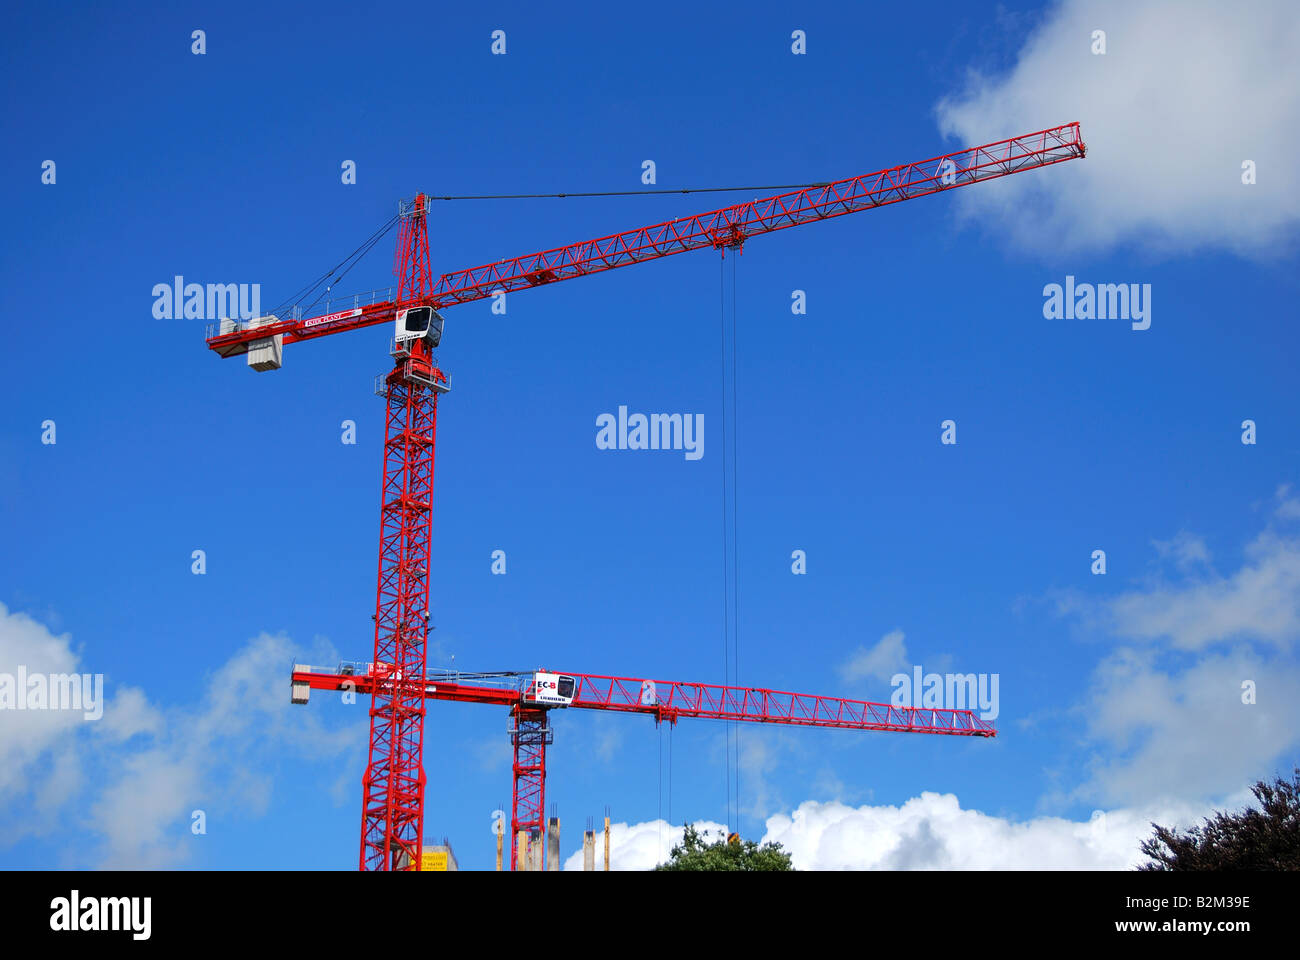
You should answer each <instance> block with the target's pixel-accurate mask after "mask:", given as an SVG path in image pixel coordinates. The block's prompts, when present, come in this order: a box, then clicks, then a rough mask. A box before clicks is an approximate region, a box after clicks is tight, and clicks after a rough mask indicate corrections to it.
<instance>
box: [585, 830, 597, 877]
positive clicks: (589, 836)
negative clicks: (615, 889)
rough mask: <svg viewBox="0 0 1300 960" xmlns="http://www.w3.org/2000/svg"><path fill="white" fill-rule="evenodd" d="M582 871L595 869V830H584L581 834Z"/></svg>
mask: <svg viewBox="0 0 1300 960" xmlns="http://www.w3.org/2000/svg"><path fill="white" fill-rule="evenodd" d="M582 869H583V870H589V871H594V870H595V869H596V831H595V830H584V831H583V832H582Z"/></svg>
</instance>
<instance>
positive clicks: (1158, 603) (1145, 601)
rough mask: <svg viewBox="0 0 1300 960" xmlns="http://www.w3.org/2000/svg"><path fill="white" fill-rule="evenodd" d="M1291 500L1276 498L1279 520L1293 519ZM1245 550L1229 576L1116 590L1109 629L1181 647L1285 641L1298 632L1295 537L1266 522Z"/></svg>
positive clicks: (1285, 645) (1299, 554) (1298, 541)
mask: <svg viewBox="0 0 1300 960" xmlns="http://www.w3.org/2000/svg"><path fill="white" fill-rule="evenodd" d="M1290 503H1291V501H1289V500H1283V501H1282V502H1281V504H1280V505H1279V507H1278V509H1277V512H1276V516H1277V518H1278V519H1279V520H1282V521H1286V520H1289V519H1291V515H1290ZM1183 542H1184V543H1187V542H1189V541H1188V540H1187V539H1186V538H1184V540H1183ZM1191 542H1197V541H1195V540H1194V538H1193V540H1192V541H1191ZM1200 549H1201V550H1204V546H1203V545H1202V546H1201V548H1200ZM1184 553H1186V549H1185V550H1184ZM1206 556H1207V558H1208V553H1207V554H1206ZM1245 556H1246V562H1245V563H1244V564H1242V566H1241V567H1240V569H1238V570H1236V571H1235V572H1233V573H1232V574H1230V575H1228V576H1219V575H1215V574H1208V575H1206V576H1204V577H1190V576H1189V577H1188V578H1187V579H1186V580H1184V581H1183V582H1181V583H1175V584H1166V583H1156V584H1153V585H1149V586H1145V587H1143V588H1140V589H1136V590H1129V591H1126V592H1124V593H1122V594H1120V595H1119V596H1118V597H1116V598H1114V599H1113V600H1111V601H1110V602H1109V603H1108V604H1107V605H1106V612H1107V613H1108V614H1109V619H1110V622H1111V625H1112V628H1113V630H1114V632H1115V633H1116V634H1118V635H1119V636H1121V637H1129V638H1133V639H1139V640H1160V641H1166V642H1168V643H1169V644H1170V645H1171V646H1173V647H1175V648H1177V649H1180V650H1202V649H1205V648H1206V647H1209V646H1211V645H1213V644H1217V643H1224V642H1228V641H1235V640H1247V641H1255V642H1262V643H1264V644H1266V645H1268V646H1270V647H1273V648H1276V649H1278V650H1289V649H1291V648H1292V647H1293V645H1294V644H1295V642H1296V640H1297V639H1298V638H1300V537H1297V536H1295V535H1293V534H1290V533H1288V532H1286V531H1285V530H1284V529H1282V528H1275V527H1270V528H1268V529H1265V530H1264V531H1263V532H1261V533H1260V534H1259V535H1258V536H1257V537H1256V538H1255V539H1254V540H1253V541H1252V542H1251V543H1250V544H1248V545H1247V547H1246V551H1245ZM1186 566H1187V565H1186V564H1184V567H1186Z"/></svg>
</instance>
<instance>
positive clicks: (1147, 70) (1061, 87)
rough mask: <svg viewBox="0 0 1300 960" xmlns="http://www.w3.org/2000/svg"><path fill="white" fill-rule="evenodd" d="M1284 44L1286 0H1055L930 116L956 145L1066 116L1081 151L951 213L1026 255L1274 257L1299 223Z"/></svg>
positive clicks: (964, 200) (974, 195)
mask: <svg viewBox="0 0 1300 960" xmlns="http://www.w3.org/2000/svg"><path fill="white" fill-rule="evenodd" d="M1098 29H1101V30H1105V31H1106V41H1107V52H1106V53H1105V54H1104V55H1101V56H1098V55H1094V54H1093V53H1092V51H1091V47H1092V32H1093V31H1094V30H1098ZM1298 49H1300V8H1297V6H1296V4H1295V3H1294V2H1293V0H1257V2H1253V3H1250V4H1247V5H1244V6H1243V5H1233V4H1224V3H1215V2H1210V0H1178V2H1175V0H1160V2H1147V3H1130V2H1128V0H1087V2H1083V0H1067V2H1064V3H1061V4H1060V5H1058V6H1056V7H1055V8H1053V9H1052V10H1051V11H1050V12H1049V13H1047V14H1046V16H1045V18H1044V19H1043V21H1042V22H1041V24H1040V25H1039V27H1038V28H1037V29H1036V30H1035V31H1034V32H1033V33H1032V34H1031V35H1030V36H1029V37H1028V39H1027V40H1026V41H1025V43H1024V45H1023V47H1022V48H1021V50H1020V52H1019V56H1018V60H1017V62H1016V64H1015V66H1014V67H1013V68H1012V69H1011V70H1010V71H1009V72H1008V73H1007V74H1006V75H1005V76H999V77H987V76H983V75H979V74H976V75H972V76H971V77H969V78H968V79H967V81H966V83H965V85H964V87H963V88H962V89H961V90H960V91H959V92H958V93H956V94H955V95H953V96H951V97H949V98H946V99H945V100H943V101H942V102H940V103H939V105H938V107H937V115H938V121H939V126H940V128H941V130H942V131H943V132H944V134H945V135H949V136H953V137H956V138H957V139H958V140H960V141H961V143H962V145H963V146H971V145H974V144H978V143H985V142H988V141H990V140H996V139H999V138H1001V137H1004V136H1012V135H1015V134H1018V133H1025V132H1029V131H1032V130H1039V129H1042V128H1044V127H1049V126H1054V125H1057V124H1061V123H1066V122H1069V121H1074V120H1077V121H1079V122H1080V124H1081V127H1082V130H1083V138H1084V141H1085V142H1086V143H1087V144H1088V156H1087V157H1086V158H1084V159H1082V160H1074V161H1071V162H1070V163H1066V164H1061V165H1059V166H1056V167H1053V168H1051V169H1050V170H1044V171H1039V172H1037V173H1027V174H1024V175H1021V176H1015V177H1007V178H1004V179H1001V180H997V181H993V182H990V183H985V184H981V185H980V186H978V187H976V188H975V189H972V190H961V191H958V194H957V196H958V198H959V203H960V209H961V210H962V211H963V212H964V213H965V214H967V215H969V216H971V217H978V218H980V219H982V220H984V221H985V222H986V223H987V224H988V226H989V229H990V232H991V233H992V232H996V233H997V234H998V235H999V236H1010V237H1011V238H1012V239H1013V240H1015V241H1017V242H1018V243H1019V244H1020V245H1021V246H1022V247H1024V248H1026V249H1048V250H1052V251H1053V252H1058V251H1074V250H1082V251H1096V250H1104V249H1105V248H1108V247H1110V246H1112V245H1116V244H1122V243H1127V242H1133V243H1140V244H1144V245H1146V247H1147V248H1148V249H1154V250H1157V251H1160V252H1165V253H1184V252H1189V251H1192V250H1198V249H1211V248H1219V249H1227V250H1231V251H1234V252H1237V253H1239V254H1242V255H1247V256H1261V257H1267V256H1272V255H1276V254H1277V252H1278V248H1279V246H1284V245H1285V243H1286V242H1288V241H1289V240H1290V239H1293V238H1294V236H1295V230H1296V226H1297V224H1298V223H1300V187H1298V185H1297V179H1296V173H1295V163H1294V158H1295V156H1296V154H1297V153H1298V152H1300V57H1297V56H1296V55H1295V52H1296V50H1298ZM1245 160H1252V161H1254V162H1255V164H1256V170H1257V183H1256V184H1255V185H1253V186H1244V185H1243V184H1242V182H1241V174H1242V169H1241V165H1242V162H1243V161H1245Z"/></svg>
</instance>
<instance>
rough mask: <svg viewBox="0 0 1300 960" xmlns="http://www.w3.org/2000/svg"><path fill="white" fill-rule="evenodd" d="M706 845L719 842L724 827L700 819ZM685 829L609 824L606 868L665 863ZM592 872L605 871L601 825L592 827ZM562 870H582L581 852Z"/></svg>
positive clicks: (659, 822)
mask: <svg viewBox="0 0 1300 960" xmlns="http://www.w3.org/2000/svg"><path fill="white" fill-rule="evenodd" d="M695 829H696V830H698V831H699V832H700V833H701V834H702V835H703V836H704V838H705V840H706V841H707V842H708V843H712V842H714V841H715V840H719V839H722V838H723V837H725V836H726V835H727V828H726V827H724V826H723V825H722V824H720V823H714V822H712V821H710V820H701V821H700V822H698V823H696V824H695ZM684 832H685V827H684V826H681V825H678V826H676V827H674V826H673V825H672V824H670V823H668V822H667V821H666V820H650V821H648V822H646V823H632V824H628V823H611V824H610V825H609V869H611V870H653V869H654V868H655V866H656V865H658V864H660V863H663V862H665V861H666V860H667V859H668V858H669V856H670V854H671V853H672V848H673V846H674V845H675V844H679V843H681V842H682V834H683V833H684ZM595 863H596V869H597V870H604V869H605V834H604V830H603V825H597V827H596V860H595ZM564 869H565V870H581V869H582V850H581V849H579V850H578V851H576V852H575V853H574V854H573V855H572V856H570V857H569V858H568V859H566V860H565V861H564Z"/></svg>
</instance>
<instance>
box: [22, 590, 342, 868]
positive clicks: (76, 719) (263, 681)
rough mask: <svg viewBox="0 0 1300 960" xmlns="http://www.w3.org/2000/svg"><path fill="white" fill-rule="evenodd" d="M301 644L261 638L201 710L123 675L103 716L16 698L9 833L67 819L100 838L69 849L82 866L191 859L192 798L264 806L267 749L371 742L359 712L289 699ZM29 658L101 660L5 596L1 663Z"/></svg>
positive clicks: (53, 663)
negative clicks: (322, 715)
mask: <svg viewBox="0 0 1300 960" xmlns="http://www.w3.org/2000/svg"><path fill="white" fill-rule="evenodd" d="M318 647H319V645H318ZM316 652H317V653H319V654H320V659H321V660H323V661H324V662H329V660H330V659H331V657H330V652H329V651H328V650H325V649H323V648H321V649H318V650H317V651H316ZM294 653H295V649H294V645H293V644H292V643H291V642H290V641H289V640H288V638H286V637H283V636H271V635H268V634H262V635H260V636H258V637H255V638H254V639H252V640H250V641H249V642H248V643H247V644H245V645H244V646H243V647H242V648H240V649H239V650H238V651H236V653H235V654H234V655H233V656H232V657H231V658H230V659H229V660H227V661H226V662H225V663H224V664H222V665H221V666H220V667H219V668H218V669H217V670H216V671H215V673H214V674H213V675H212V676H211V677H210V678H209V679H208V681H207V683H206V686H205V688H204V691H203V694H202V696H201V697H200V698H199V704H198V706H196V707H192V708H191V707H182V708H163V707H160V706H157V705H155V704H152V703H150V702H149V700H148V698H147V697H146V696H145V694H144V692H143V691H141V690H139V689H138V688H134V687H126V686H116V689H115V690H114V692H113V695H112V696H111V697H110V698H109V699H108V702H107V704H106V705H105V707H104V712H103V716H102V718H101V719H100V720H98V721H87V720H85V719H84V717H83V714H82V713H81V712H78V711H59V710H24V711H8V710H6V711H5V713H4V716H3V721H4V722H3V723H0V836H3V838H4V841H5V842H7V843H13V842H17V841H18V840H20V839H22V838H23V837H25V836H28V835H33V834H35V835H42V834H48V833H51V832H52V831H54V830H55V828H58V829H59V832H60V834H62V835H63V837H64V839H67V827H68V825H69V823H73V824H76V825H78V826H81V827H83V828H86V829H87V830H88V831H89V836H90V838H91V842H89V843H86V842H85V841H84V838H83V839H82V840H80V841H79V843H78V845H77V848H76V851H75V853H73V854H71V855H70V857H71V862H72V864H73V865H75V866H87V865H99V866H108V867H117V868H141V867H144V868H157V867H166V866H171V865H174V864H177V863H180V862H183V861H184V860H185V859H186V858H187V851H188V850H189V849H190V843H189V838H190V832H189V824H190V815H191V812H192V811H193V810H194V809H206V810H208V811H209V812H211V811H213V810H214V809H221V810H224V811H228V812H229V811H245V812H249V813H252V814H258V813H260V812H263V811H264V810H265V808H266V805H267V803H268V801H269V798H270V795H271V782H270V780H269V778H268V776H267V775H265V774H262V773H259V772H257V771H259V770H266V769H269V767H270V766H271V764H270V763H269V762H268V763H262V762H261V761H269V760H271V759H283V757H284V756H285V754H286V753H295V752H297V753H299V754H300V755H303V756H310V757H312V758H313V759H327V758H332V757H335V756H339V755H341V754H343V753H344V752H345V751H348V750H357V749H360V745H361V743H362V740H363V733H364V720H363V719H361V714H360V713H358V720H357V722H356V723H354V724H353V725H351V726H350V727H347V728H344V729H342V730H327V729H325V728H324V726H323V725H322V724H321V722H320V721H319V719H318V718H317V716H316V714H314V713H312V712H310V711H305V710H297V709H294V708H291V707H290V704H289V698H288V692H287V690H288V687H287V680H286V675H285V671H286V665H287V664H288V663H290V662H291V661H292V660H293V659H294V657H293V654H294ZM19 665H22V666H24V667H26V669H27V671H28V672H29V673H33V672H45V673H55V672H58V673H77V672H81V673H87V672H92V673H93V672H95V671H94V670H93V666H91V665H88V664H87V663H85V662H84V661H83V658H82V657H81V655H80V654H78V653H76V652H74V651H73V649H72V647H71V643H70V639H69V637H68V636H66V635H62V636H56V635H54V634H52V633H51V632H50V631H49V630H47V629H46V628H45V626H43V625H42V624H40V623H38V622H36V621H35V620H33V619H32V618H30V617H28V616H26V615H25V614H22V613H10V612H9V611H8V610H7V609H6V608H5V607H4V606H3V605H0V672H9V673H13V672H15V671H16V669H17V667H18V666H19ZM111 679H112V678H108V680H109V681H110V682H107V683H106V684H105V693H106V694H107V693H108V689H109V688H110V687H113V686H115V685H113V684H112V683H111ZM53 856H54V855H53V854H52V857H53Z"/></svg>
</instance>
